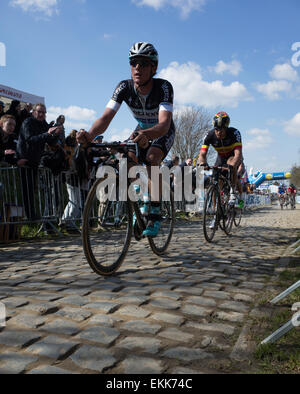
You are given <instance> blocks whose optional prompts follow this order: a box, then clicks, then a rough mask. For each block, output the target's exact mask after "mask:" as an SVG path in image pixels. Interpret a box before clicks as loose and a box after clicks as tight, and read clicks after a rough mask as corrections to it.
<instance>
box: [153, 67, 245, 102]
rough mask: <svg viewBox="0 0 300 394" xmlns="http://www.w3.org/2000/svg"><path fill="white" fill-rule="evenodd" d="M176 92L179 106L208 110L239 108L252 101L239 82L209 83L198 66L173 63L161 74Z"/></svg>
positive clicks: (176, 100)
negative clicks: (197, 106) (241, 103)
mask: <svg viewBox="0 0 300 394" xmlns="http://www.w3.org/2000/svg"><path fill="white" fill-rule="evenodd" d="M159 77H161V78H163V79H167V80H168V81H170V82H171V83H172V85H173V88H174V90H175V102H176V104H179V105H189V104H193V105H200V106H203V107H206V108H215V107H218V106H222V107H237V106H238V104H239V102H240V101H246V100H247V101H248V100H251V96H250V94H249V93H248V91H247V89H246V88H245V86H244V85H243V84H241V83H240V82H238V81H235V82H232V83H231V84H230V85H224V83H223V82H222V81H219V80H217V81H213V82H207V81H204V80H203V79H202V75H201V68H200V66H199V65H198V64H196V63H193V62H188V63H185V64H181V65H180V64H179V63H178V62H172V63H170V64H169V66H168V67H167V68H165V69H163V70H161V72H160V73H159Z"/></svg>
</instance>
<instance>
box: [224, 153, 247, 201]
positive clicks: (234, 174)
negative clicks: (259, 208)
mask: <svg viewBox="0 0 300 394" xmlns="http://www.w3.org/2000/svg"><path fill="white" fill-rule="evenodd" d="M233 160H234V155H232V156H230V157H229V159H228V160H227V164H228V165H229V166H231V168H232V171H231V179H230V182H231V184H232V187H233V191H234V193H235V191H236V190H237V191H238V193H239V206H238V207H239V208H243V206H244V202H243V200H242V194H243V187H242V184H241V181H240V179H239V177H238V168H239V167H240V165H241V164H242V163H241V161H240V162H239V163H236V164H235V165H233Z"/></svg>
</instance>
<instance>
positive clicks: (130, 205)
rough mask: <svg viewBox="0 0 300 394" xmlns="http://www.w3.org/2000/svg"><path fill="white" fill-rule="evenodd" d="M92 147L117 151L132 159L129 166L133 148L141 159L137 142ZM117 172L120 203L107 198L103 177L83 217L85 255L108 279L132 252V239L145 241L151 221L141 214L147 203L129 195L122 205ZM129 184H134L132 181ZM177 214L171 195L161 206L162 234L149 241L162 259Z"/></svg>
mask: <svg viewBox="0 0 300 394" xmlns="http://www.w3.org/2000/svg"><path fill="white" fill-rule="evenodd" d="M90 145H91V146H92V147H93V148H98V149H101V150H105V149H111V148H113V149H115V150H117V151H118V152H119V153H122V154H123V158H124V159H128V162H129V161H130V159H129V158H128V149H129V148H131V150H132V149H133V148H134V149H135V151H136V156H138V146H137V144H134V143H133V142H124V143H120V142H117V143H103V144H90ZM134 164H135V163H134ZM114 171H115V173H116V185H115V187H116V196H117V198H116V201H112V200H111V199H110V198H106V197H107V194H106V193H107V189H108V187H107V184H106V182H105V180H106V178H103V177H101V175H100V178H99V179H96V180H95V182H94V184H93V186H92V188H91V190H90V192H89V194H88V197H87V200H86V203H85V208H84V213H83V224H82V239H83V249H84V253H85V256H86V259H87V261H88V263H89V265H90V266H91V268H92V269H93V270H94V272H96V273H97V274H98V275H104V276H109V275H112V274H113V273H115V272H116V271H117V270H118V269H119V268H120V266H121V264H122V263H123V261H124V259H125V257H126V254H127V252H128V249H129V246H130V243H131V239H132V236H134V238H135V239H136V240H137V241H141V240H142V239H143V238H145V237H143V231H144V230H145V229H146V226H147V219H146V217H144V216H143V215H142V214H141V211H140V208H141V206H142V205H143V203H142V202H141V201H140V202H134V201H131V200H130V199H129V197H128V194H127V191H126V194H127V197H128V198H127V200H126V201H121V200H120V198H119V197H118V194H119V193H118V191H119V190H118V184H119V171H118V168H114ZM128 183H130V180H129V179H128ZM133 183H134V181H133ZM105 196H106V197H105ZM174 212H175V211H174V201H173V195H172V192H170V201H162V202H161V218H160V219H161V228H160V230H159V233H158V235H157V237H155V238H150V237H148V242H149V244H150V247H151V249H152V251H153V252H154V253H155V254H157V255H159V256H160V255H162V254H164V253H165V252H166V250H167V249H168V246H169V244H170V242H171V238H172V234H173V229H174V222H175V213H174Z"/></svg>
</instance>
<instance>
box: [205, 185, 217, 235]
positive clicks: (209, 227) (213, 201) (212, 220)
mask: <svg viewBox="0 0 300 394" xmlns="http://www.w3.org/2000/svg"><path fill="white" fill-rule="evenodd" d="M219 203H220V199H219V193H218V190H217V188H216V186H211V187H210V188H209V189H208V192H207V194H206V198H205V203H204V211H203V232H204V237H205V239H206V241H207V242H212V240H213V238H214V236H215V233H216V231H217V228H218V221H219V215H218V209H219Z"/></svg>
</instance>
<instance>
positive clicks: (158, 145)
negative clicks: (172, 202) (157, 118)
mask: <svg viewBox="0 0 300 394" xmlns="http://www.w3.org/2000/svg"><path fill="white" fill-rule="evenodd" d="M174 139H175V130H173V129H172V128H171V129H170V130H169V132H168V133H167V134H166V135H165V136H163V137H160V138H158V139H156V140H154V141H153V142H152V144H151V146H150V147H149V148H148V151H147V155H146V159H145V163H146V164H147V170H148V177H149V190H150V196H151V198H150V200H151V202H150V216H149V219H150V222H149V223H148V226H147V229H146V230H145V231H144V235H145V236H152V237H155V236H156V235H157V234H158V231H159V228H160V224H161V223H160V219H161V217H160V204H161V197H162V177H161V175H160V176H159V183H158V185H157V184H156V183H155V182H153V180H152V179H151V176H152V175H151V167H154V166H156V167H157V168H159V167H160V165H161V163H162V161H163V159H164V158H165V157H166V156H167V155H168V153H169V151H170V149H171V148H172V145H173V143H174Z"/></svg>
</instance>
